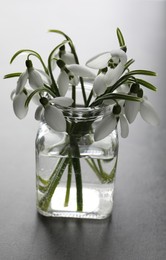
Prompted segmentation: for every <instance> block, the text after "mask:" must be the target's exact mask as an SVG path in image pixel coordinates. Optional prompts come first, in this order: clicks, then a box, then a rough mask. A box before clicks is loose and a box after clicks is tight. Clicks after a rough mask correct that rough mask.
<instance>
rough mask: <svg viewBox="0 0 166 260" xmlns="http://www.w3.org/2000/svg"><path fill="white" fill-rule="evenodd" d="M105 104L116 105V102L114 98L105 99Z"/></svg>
mask: <svg viewBox="0 0 166 260" xmlns="http://www.w3.org/2000/svg"><path fill="white" fill-rule="evenodd" d="M103 104H104V105H106V106H108V105H114V104H116V102H115V101H114V100H113V99H105V100H103Z"/></svg>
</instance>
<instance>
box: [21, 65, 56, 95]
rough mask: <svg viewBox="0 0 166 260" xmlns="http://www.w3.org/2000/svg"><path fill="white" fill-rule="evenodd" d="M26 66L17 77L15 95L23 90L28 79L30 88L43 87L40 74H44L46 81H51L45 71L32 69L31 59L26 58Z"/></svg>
mask: <svg viewBox="0 0 166 260" xmlns="http://www.w3.org/2000/svg"><path fill="white" fill-rule="evenodd" d="M26 66H27V69H26V71H25V72H23V73H22V74H21V75H20V77H19V78H18V81H17V87H16V95H17V94H18V93H21V92H22V91H23V89H24V87H25V84H26V83H27V81H29V85H30V86H31V87H32V89H37V88H40V87H43V86H44V83H45V82H44V80H43V79H42V76H41V75H40V74H42V75H43V76H45V78H46V80H47V83H49V84H50V83H51V80H50V78H49V76H48V75H47V74H46V73H45V72H43V71H41V70H36V69H34V67H33V65H32V61H31V60H26Z"/></svg>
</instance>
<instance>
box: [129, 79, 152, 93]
mask: <svg viewBox="0 0 166 260" xmlns="http://www.w3.org/2000/svg"><path fill="white" fill-rule="evenodd" d="M131 81H132V80H131ZM132 82H137V83H139V84H140V85H142V86H144V87H146V88H148V89H151V90H153V91H156V90H157V88H156V87H155V86H154V85H153V84H151V83H149V82H147V81H145V80H143V79H138V78H136V79H135V80H133V81H132Z"/></svg>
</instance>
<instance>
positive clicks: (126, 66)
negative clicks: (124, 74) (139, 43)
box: [125, 59, 135, 70]
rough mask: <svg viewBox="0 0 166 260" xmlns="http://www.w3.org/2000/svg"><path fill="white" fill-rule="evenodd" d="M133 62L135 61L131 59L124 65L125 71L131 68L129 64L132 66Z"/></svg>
mask: <svg viewBox="0 0 166 260" xmlns="http://www.w3.org/2000/svg"><path fill="white" fill-rule="evenodd" d="M134 62H135V60H133V59H131V60H129V61H128V62H127V63H126V64H125V70H126V69H128V67H129V66H131V64H133V63H134Z"/></svg>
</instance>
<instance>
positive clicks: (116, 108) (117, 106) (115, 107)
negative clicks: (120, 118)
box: [112, 104, 121, 115]
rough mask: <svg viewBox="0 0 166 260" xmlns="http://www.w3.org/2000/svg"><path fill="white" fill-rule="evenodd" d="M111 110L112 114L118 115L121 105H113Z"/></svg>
mask: <svg viewBox="0 0 166 260" xmlns="http://www.w3.org/2000/svg"><path fill="white" fill-rule="evenodd" d="M112 112H113V114H114V115H119V114H120V112H121V106H120V105H118V104H117V105H115V106H114V107H113V110H112Z"/></svg>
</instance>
